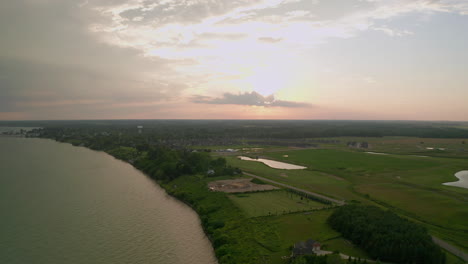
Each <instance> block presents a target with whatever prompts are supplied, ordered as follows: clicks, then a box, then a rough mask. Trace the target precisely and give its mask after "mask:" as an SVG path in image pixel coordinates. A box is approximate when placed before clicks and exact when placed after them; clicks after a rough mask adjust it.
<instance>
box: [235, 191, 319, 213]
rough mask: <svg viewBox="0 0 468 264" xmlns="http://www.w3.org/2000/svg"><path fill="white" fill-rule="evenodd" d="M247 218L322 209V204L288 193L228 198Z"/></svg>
mask: <svg viewBox="0 0 468 264" xmlns="http://www.w3.org/2000/svg"><path fill="white" fill-rule="evenodd" d="M228 197H229V198H230V199H231V200H232V201H233V202H234V204H235V205H237V206H238V207H239V208H240V209H241V210H242V211H244V212H245V214H246V215H247V216H249V217H256V216H266V215H278V214H285V213H291V212H297V211H306V210H312V209H318V208H322V207H323V206H324V204H322V203H319V202H316V201H312V200H309V199H307V198H303V197H301V196H299V195H297V194H294V193H291V192H288V191H284V190H281V191H269V192H257V193H248V194H232V195H229V196H228Z"/></svg>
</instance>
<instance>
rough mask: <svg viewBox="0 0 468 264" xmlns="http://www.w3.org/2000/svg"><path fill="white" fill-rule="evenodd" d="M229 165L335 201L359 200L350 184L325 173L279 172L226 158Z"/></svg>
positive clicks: (255, 163) (265, 166)
mask: <svg viewBox="0 0 468 264" xmlns="http://www.w3.org/2000/svg"><path fill="white" fill-rule="evenodd" d="M226 159H227V160H228V162H229V164H231V165H232V166H235V167H239V168H241V169H242V170H244V171H247V172H251V173H254V174H256V175H259V176H263V177H266V178H269V179H272V180H275V181H277V182H281V183H285V184H289V185H293V186H296V187H299V188H303V189H306V190H310V191H313V192H317V193H321V194H324V195H327V196H330V197H334V198H337V199H341V200H342V199H348V200H353V199H361V198H360V197H359V196H358V195H356V194H354V193H353V192H352V191H351V189H350V188H349V187H350V182H349V181H347V180H345V179H342V178H339V177H336V176H333V175H329V174H326V173H322V172H318V171H311V170H279V169H273V168H270V167H268V166H267V165H265V164H263V163H260V162H253V161H244V160H240V159H238V158H236V157H226Z"/></svg>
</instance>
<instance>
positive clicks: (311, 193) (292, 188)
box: [242, 171, 345, 205]
mask: <svg viewBox="0 0 468 264" xmlns="http://www.w3.org/2000/svg"><path fill="white" fill-rule="evenodd" d="M242 173H244V174H245V175H248V176H250V177H254V178H257V179H260V180H262V181H265V182H269V183H273V184H276V185H279V186H282V187H285V188H288V189H291V190H295V191H298V192H301V193H305V194H308V195H311V196H315V197H319V198H321V199H324V200H327V201H330V202H332V203H335V204H338V205H344V204H345V202H344V201H340V200H336V199H333V198H330V197H328V196H325V195H322V194H318V193H314V192H310V191H306V190H303V189H299V188H296V187H294V186H291V185H287V184H284V183H280V182H277V181H274V180H270V179H267V178H265V177H261V176H258V175H255V174H252V173H248V172H245V171H243V172H242Z"/></svg>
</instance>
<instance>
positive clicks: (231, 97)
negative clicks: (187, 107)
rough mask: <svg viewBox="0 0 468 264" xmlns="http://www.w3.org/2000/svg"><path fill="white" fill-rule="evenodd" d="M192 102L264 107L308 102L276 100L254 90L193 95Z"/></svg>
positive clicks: (301, 104)
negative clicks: (214, 94) (213, 94)
mask: <svg viewBox="0 0 468 264" xmlns="http://www.w3.org/2000/svg"><path fill="white" fill-rule="evenodd" d="M192 102H194V103H199V104H233V105H250V106H265V107H308V106H311V105H310V104H308V103H303V102H293V101H283V100H276V99H275V97H274V95H269V96H263V95H261V94H259V93H257V92H255V91H253V92H245V93H239V94H233V93H225V94H223V96H222V97H219V98H213V97H209V96H195V97H194V98H192Z"/></svg>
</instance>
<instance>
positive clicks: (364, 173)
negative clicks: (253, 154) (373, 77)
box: [228, 138, 468, 250]
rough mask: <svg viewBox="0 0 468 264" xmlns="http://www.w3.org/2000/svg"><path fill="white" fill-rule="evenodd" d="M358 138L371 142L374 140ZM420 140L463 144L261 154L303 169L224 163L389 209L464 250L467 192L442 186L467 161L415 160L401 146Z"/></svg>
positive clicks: (400, 141)
mask: <svg viewBox="0 0 468 264" xmlns="http://www.w3.org/2000/svg"><path fill="white" fill-rule="evenodd" d="M350 139H351V138H349V140H350ZM347 140H348V139H347ZM359 140H360V141H366V140H367V141H368V142H371V140H372V139H370V140H369V139H367V138H361V139H359ZM374 140H377V139H374ZM379 140H382V139H379ZM421 140H424V144H427V143H430V144H431V145H434V146H436V147H439V146H440V147H446V148H447V149H448V150H447V152H450V149H452V148H453V146H455V145H456V144H459V145H463V144H462V143H461V142H462V141H461V140H460V139H442V140H439V139H417V138H412V139H408V138H387V139H385V140H384V143H382V144H381V145H382V147H381V149H380V150H379V151H377V150H374V149H372V150H370V151H374V152H384V151H387V152H389V151H388V150H390V149H400V150H401V152H400V153H398V154H391V155H376V154H369V153H365V152H364V151H363V150H356V149H349V148H347V147H346V146H345V147H343V146H338V145H335V146H329V147H330V148H328V149H300V150H298V149H292V148H291V149H290V150H283V151H278V152H274V151H273V152H263V153H262V154H260V155H261V156H263V157H266V158H271V159H274V160H279V161H283V162H289V163H292V164H297V165H302V166H306V167H307V169H305V170H277V169H272V168H269V167H268V166H266V165H264V164H262V163H258V162H250V161H241V160H239V159H237V158H235V157H228V160H229V162H230V163H231V164H232V165H234V166H237V167H240V168H241V169H243V170H245V171H248V172H251V173H254V174H257V175H259V176H264V177H267V178H270V179H273V180H275V181H278V182H283V183H286V184H290V185H293V186H296V187H299V188H303V189H307V190H311V191H314V192H318V193H322V194H325V195H328V196H331V197H334V198H339V199H346V200H348V201H349V200H358V201H361V202H364V203H370V204H378V205H379V206H382V207H387V208H392V209H394V210H396V211H397V212H398V213H399V214H401V215H404V216H406V217H409V218H411V219H413V220H417V221H419V222H421V223H423V224H424V225H425V226H426V227H427V228H428V229H429V230H430V231H431V233H432V234H434V235H437V236H439V237H441V238H443V239H445V240H446V241H449V242H450V243H452V244H454V245H456V246H458V247H459V248H462V249H464V250H468V224H467V223H468V222H467V221H466V219H468V190H467V189H464V188H459V187H452V186H445V185H442V183H443V182H450V181H456V180H457V179H456V178H455V177H454V173H455V172H458V171H460V170H466V169H468V162H467V161H466V159H465V158H457V157H455V156H456V155H458V154H457V152H455V151H454V152H452V153H448V154H446V156H450V158H448V157H446V158H444V157H438V156H437V155H436V157H417V156H413V154H412V152H405V151H406V150H404V149H405V146H406V147H407V149H410V150H411V149H412V148H413V147H414V146H413V145H414V144H420V141H421ZM341 142H342V143H343V140H342V141H341ZM444 144H445V145H444ZM450 144H452V145H450ZM371 145H372V143H371ZM372 146H375V145H372ZM383 146H385V148H386V149H385V148H384V147H383ZM450 146H452V147H450ZM284 155H287V157H285V156H284Z"/></svg>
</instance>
